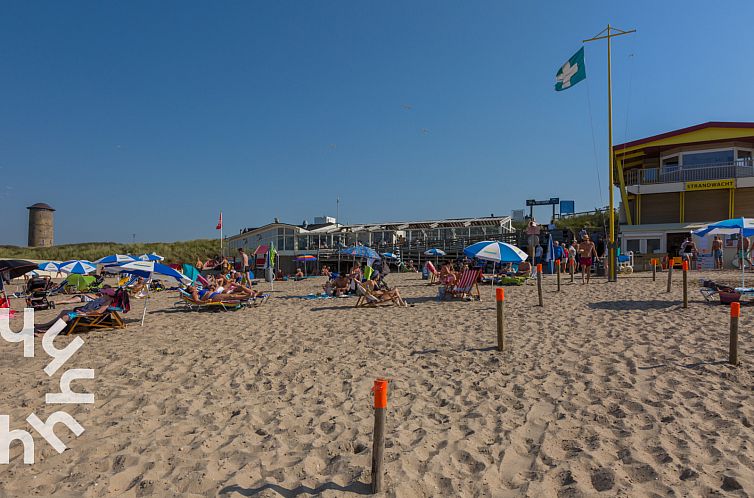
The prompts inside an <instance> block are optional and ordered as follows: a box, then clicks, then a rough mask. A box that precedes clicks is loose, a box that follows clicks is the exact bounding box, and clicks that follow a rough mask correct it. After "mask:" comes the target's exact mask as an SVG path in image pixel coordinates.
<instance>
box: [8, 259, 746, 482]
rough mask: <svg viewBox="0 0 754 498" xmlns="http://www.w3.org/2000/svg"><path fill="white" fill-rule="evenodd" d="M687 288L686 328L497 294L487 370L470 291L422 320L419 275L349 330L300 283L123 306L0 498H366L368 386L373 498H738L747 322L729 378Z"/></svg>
mask: <svg viewBox="0 0 754 498" xmlns="http://www.w3.org/2000/svg"><path fill="white" fill-rule="evenodd" d="M699 276H700V275H699V274H697V273H696V272H695V273H693V274H692V277H693V278H692V279H691V281H692V285H691V303H690V306H689V308H688V309H686V310H684V309H681V306H680V302H681V290H680V288H681V286H680V279H678V280H679V282H678V283H677V285H676V286H675V288H674V289H673V292H672V293H671V294H666V293H665V280H664V275H661V278H658V281H657V282H652V280H651V276H650V275H647V274H639V275H635V276H632V277H630V278H627V279H623V280H621V282H620V283H618V284H607V283H606V282H605V281H604V280H595V281H593V282H592V284H590V285H589V286H585V285H581V284H579V283H576V284H570V283H568V282H567V281H568V279H567V277H566V278H565V279H564V285H563V290H562V292H560V293H556V292H555V282H554V278H552V277H548V278H546V281H545V307H544V309H542V308H539V307H538V306H536V289H535V287H534V286H532V285H527V286H523V287H516V288H507V289H506V312H507V321H506V326H507V337H506V339H507V346H508V349H507V351H505V352H503V353H499V352H497V351H496V350H495V349H494V345H495V307H494V299H493V297H492V296H493V293H492V289H490V288H488V287H487V288H483V289H482V296H483V300H482V301H481V302H460V301H458V302H444V303H439V302H437V301H436V300H435V299H434V296H435V294H436V290H437V289H436V287H429V286H427V285H424V282H423V281H421V280H420V279H419V277H418V276H416V275H391V276H390V277H389V279H390V281H391V282H392V283H393V284H394V285H396V286H398V287H399V288H400V289H401V293H402V294H403V295H404V297H406V298H407V300H408V301H409V303H411V304H412V306H411V307H409V308H380V309H354V308H353V304H354V302H355V299H353V298H349V299H329V300H314V301H307V300H303V299H299V298H297V297H296V296H301V295H304V294H307V293H309V292H312V291H314V290H315V289H316V288H317V286H318V285H319V284H320V283H321V281H320V279H310V280H308V281H305V282H285V283H280V284H279V285H276V286H275V292H274V294H273V296H274V297H273V298H272V299H271V300H270V301H269V302H268V303H266V304H265V305H263V306H261V307H259V308H254V309H248V310H242V311H238V312H227V313H188V312H180V311H174V310H173V309H171V305H172V303H173V301H175V295H174V293H169V292H163V293H160V294H159V295H158V297H157V298H156V299H154V300H152V301H151V302H150V308H152V310H153V311H150V312H149V313H148V314H147V320H146V325H145V326H144V327H139V325H138V323H136V321H137V319H138V318H140V311H141V310H140V306H141V303H139V302H135V303H134V309H133V310H132V311H131V313H129V314H128V315H126V317H127V318H129V321H130V322H131V323H129V326H128V328H127V329H126V330H122V331H96V332H91V333H89V334H85V335H82V338H83V339H84V340H85V341H86V343H85V345H84V347H83V348H82V349H81V350H80V351H79V352H78V353H77V354H76V355H75V356H74V358H73V359H72V360H71V362H70V365H66V367H67V368H72V367H77V368H94V369H95V372H96V378H95V379H94V380H82V381H77V382H76V383H74V386H77V388H78V389H79V390H82V391H88V392H94V394H95V397H96V402H95V404H94V405H71V406H68V407H63V409H64V410H65V411H67V412H69V413H70V414H72V415H73V416H74V417H75V418H76V419H77V420H78V421H79V422H80V423H81V424H82V425H83V426H84V427H85V429H86V431H85V432H84V433H83V434H82V435H81V436H79V437H74V436H73V434H71V433H70V432H69V431H68V430H67V429H65V428H64V427H61V426H58V430H57V433H58V435H59V436H60V437H61V439H62V440H63V441H64V442H65V443H66V444H67V445H68V446H69V449H67V450H66V451H65V452H64V453H62V454H57V453H56V452H55V451H54V450H53V449H52V448H51V447H50V446H49V445H48V444H47V443H46V442H45V441H44V440H43V439H42V438H41V437H39V436H35V441H36V447H37V451H36V463H35V464H33V465H24V464H23V463H21V459H20V453H21V449H20V445H14V446H13V447H12V451H11V457H12V460H11V463H10V464H9V465H5V466H0V496H29V495H35V494H40V495H52V494H60V495H70V496H110V495H124V496H150V495H156V496H216V495H218V494H219V495H228V496H265V497H266V496H269V497H273V496H285V497H288V496H299V495H303V496H306V495H309V494H314V495H320V494H321V495H323V496H348V495H355V494H365V493H368V490H369V486H368V484H369V482H370V461H371V460H370V459H371V434H372V410H371V408H370V406H371V405H370V393H369V390H370V387H371V384H372V381H373V380H374V379H375V378H376V377H381V376H385V377H388V378H390V379H391V385H390V395H389V412H388V419H387V420H388V421H387V424H388V441H387V449H386V470H387V475H386V484H387V492H386V493H385V494H386V495H387V496H399V497H410V496H495V497H498V496H500V497H505V496H562V497H577V496H596V495H600V496H668V495H675V496H707V495H723V496H738V495H740V496H744V495H746V494H749V495H750V494H752V493H753V492H754V448H752V440H753V439H754V438H752V435H753V431H752V424H753V423H754V400H753V399H752V396H753V395H752V393H753V392H754V378H753V377H752V374H753V373H754V369H753V368H752V366H751V365H753V364H754V342H753V341H752V338H751V326H752V323H753V321H752V318H753V317H754V308H748V307H744V309H743V313H742V319H741V342H740V346H739V356H740V358H741V359H742V362H743V363H742V365H741V366H739V367H732V366H729V365H727V364H725V363H724V360H725V359H726V358H727V347H728V311H727V308H726V307H724V306H720V305H712V304H708V303H706V302H704V301H703V300H702V299H701V296H700V295H699V293H698V291H697V290H696V285H695V283H694V282H696V279H697V278H698V277H699ZM715 276H716V277H717V274H715ZM725 277H726V278H727V279H729V280H733V279H735V275H734V274H732V273H730V274H726V275H725ZM263 286H264V284H263ZM53 313H54V312H53V311H49V312H40V313H39V316H40V319H46V318H47V317H49V316H51V315H52V314H53ZM70 340H71V339H70V338H66V337H63V338H59V339H58V340H57V341H58V342H59V344H60V345H63V344H65V343H66V342H69V341H70ZM59 347H61V346H59ZM20 351H21V349H20V345H19V344H9V343H6V342H5V341H0V367H2V371H3V372H4V375H3V376H2V379H1V380H0V384H2V388H1V389H0V413H5V414H8V415H10V417H11V428H24V429H27V430H28V429H29V427H28V426H27V424H26V423H25V422H24V419H25V418H26V416H27V415H28V414H29V413H30V412H32V411H33V412H35V413H37V415H39V416H40V418H42V419H45V418H46V416H47V415H49V414H50V413H52V412H53V411H54V409H59V407H57V408H55V407H50V406H45V405H44V402H43V400H44V394H45V393H46V392H57V385H58V382H59V378H60V374H61V373H62V372H58V373H57V374H56V375H55V376H53V377H52V378H48V377H47V376H46V375H45V374H44V373H43V372H42V368H43V367H44V365H45V364H46V357H45V356H44V355H43V354H42V352H41V347H40V346H39V345H38V351H37V355H36V357H35V358H27V359H24V358H22V357H21V353H20ZM53 408H54V409H53Z"/></svg>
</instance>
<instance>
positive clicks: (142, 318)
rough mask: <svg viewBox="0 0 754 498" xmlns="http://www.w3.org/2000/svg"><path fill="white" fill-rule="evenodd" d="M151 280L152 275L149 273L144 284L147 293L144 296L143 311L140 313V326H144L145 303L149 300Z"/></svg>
mask: <svg viewBox="0 0 754 498" xmlns="http://www.w3.org/2000/svg"><path fill="white" fill-rule="evenodd" d="M151 282H152V275H149V279H148V280H147V281H146V283H145V284H144V285H146V286H147V295H146V296H144V311H142V313H141V326H142V327H143V326H144V319H145V318H146V317H147V303H148V302H149V284H150V283H151Z"/></svg>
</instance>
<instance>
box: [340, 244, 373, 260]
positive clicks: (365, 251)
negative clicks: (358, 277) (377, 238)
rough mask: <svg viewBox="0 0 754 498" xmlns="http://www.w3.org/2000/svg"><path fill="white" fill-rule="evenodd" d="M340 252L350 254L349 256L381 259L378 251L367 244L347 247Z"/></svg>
mask: <svg viewBox="0 0 754 498" xmlns="http://www.w3.org/2000/svg"><path fill="white" fill-rule="evenodd" d="M340 253H341V254H348V255H349V256H354V257H356V258H367V259H380V255H379V254H377V251H375V250H374V249H372V248H370V247H367V246H351V247H346V248H345V249H343V250H342V251H340Z"/></svg>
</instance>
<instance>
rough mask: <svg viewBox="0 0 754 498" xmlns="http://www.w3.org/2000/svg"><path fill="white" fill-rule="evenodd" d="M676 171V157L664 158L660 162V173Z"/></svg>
mask: <svg viewBox="0 0 754 498" xmlns="http://www.w3.org/2000/svg"><path fill="white" fill-rule="evenodd" d="M677 169H678V156H670V157H666V158H664V159H663V160H662V171H663V173H664V172H670V171H676V170H677Z"/></svg>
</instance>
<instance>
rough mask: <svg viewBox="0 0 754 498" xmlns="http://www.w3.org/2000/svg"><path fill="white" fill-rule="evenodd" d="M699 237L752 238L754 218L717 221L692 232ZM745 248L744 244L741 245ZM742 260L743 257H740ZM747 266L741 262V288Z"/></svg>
mask: <svg viewBox="0 0 754 498" xmlns="http://www.w3.org/2000/svg"><path fill="white" fill-rule="evenodd" d="M691 233H692V234H693V235H696V236H698V237H704V236H706V235H733V234H739V237H751V236H752V235H754V218H731V219H728V220H722V221H716V222H715V223H710V224H709V225H707V226H705V227H704V228H700V229H698V230H694V231H693V232H691ZM741 247H742V248H743V243H742V244H741ZM744 256H745V255H744ZM738 258H739V259H741V255H740V254H739V255H738ZM745 267H746V264H745V263H744V262H743V261H741V287H743V286H744V279H745V274H744V269H745Z"/></svg>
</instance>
